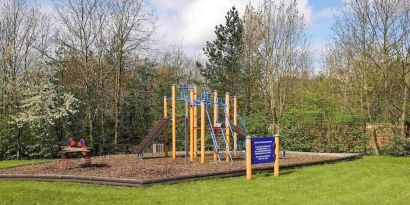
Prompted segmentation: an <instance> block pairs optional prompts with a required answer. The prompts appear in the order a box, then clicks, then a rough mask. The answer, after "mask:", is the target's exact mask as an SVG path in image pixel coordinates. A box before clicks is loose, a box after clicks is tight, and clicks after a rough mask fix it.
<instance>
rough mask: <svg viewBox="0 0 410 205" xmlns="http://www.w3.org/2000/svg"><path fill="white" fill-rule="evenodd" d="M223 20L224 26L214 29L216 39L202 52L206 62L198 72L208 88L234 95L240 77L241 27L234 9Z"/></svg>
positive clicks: (239, 19)
mask: <svg viewBox="0 0 410 205" xmlns="http://www.w3.org/2000/svg"><path fill="white" fill-rule="evenodd" d="M225 20H226V22H225V25H222V24H220V25H218V26H216V27H215V34H216V39H215V40H214V41H213V42H206V47H205V48H204V49H203V50H204V53H205V55H206V56H207V57H208V62H207V63H206V66H205V67H203V68H201V69H200V71H201V74H202V75H203V76H204V77H205V81H206V84H207V85H208V86H209V87H210V88H213V89H217V90H219V91H222V92H224V91H225V92H230V93H236V92H235V91H236V90H238V89H239V88H238V86H237V84H238V83H239V81H240V76H241V75H240V72H241V63H240V56H241V53H242V33H243V25H242V20H241V18H240V17H239V14H238V10H236V8H235V7H232V9H231V10H229V11H228V12H227V15H226V16H225Z"/></svg>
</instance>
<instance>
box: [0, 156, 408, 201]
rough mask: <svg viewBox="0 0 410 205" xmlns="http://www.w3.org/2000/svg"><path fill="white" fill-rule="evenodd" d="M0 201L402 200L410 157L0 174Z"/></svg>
mask: <svg viewBox="0 0 410 205" xmlns="http://www.w3.org/2000/svg"><path fill="white" fill-rule="evenodd" d="M0 193H1V194H0V204H1V203H3V204H87V205H89V204H235V205H237V204H275V203H278V204H279V203H280V204H406V203H409V202H408V200H409V199H410V158H393V157H364V158H363V159H360V160H355V161H347V162H340V163H335V164H329V165H319V166H312V167H305V168H300V169H296V170H289V171H284V172H282V174H281V176H280V177H277V178H274V177H272V176H271V174H264V173H262V174H256V175H254V180H253V181H250V182H248V181H246V179H245V177H234V178H226V179H215V180H203V181H196V182H187V183H179V184H174V185H156V186H153V187H149V188H124V187H110V186H99V185H87V184H76V183H57V182H30V181H11V180H0Z"/></svg>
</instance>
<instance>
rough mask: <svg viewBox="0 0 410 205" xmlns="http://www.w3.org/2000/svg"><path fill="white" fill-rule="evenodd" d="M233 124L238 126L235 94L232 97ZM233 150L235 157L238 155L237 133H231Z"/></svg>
mask: <svg viewBox="0 0 410 205" xmlns="http://www.w3.org/2000/svg"><path fill="white" fill-rule="evenodd" d="M233 124H234V125H235V126H238V104H237V99H236V96H235V97H233ZM233 150H234V155H235V157H238V134H237V133H236V132H234V133H233Z"/></svg>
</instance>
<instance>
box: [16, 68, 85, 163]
mask: <svg viewBox="0 0 410 205" xmlns="http://www.w3.org/2000/svg"><path fill="white" fill-rule="evenodd" d="M52 76H53V75H51V74H49V73H48V72H47V71H45V70H42V69H32V70H29V71H27V72H26V73H25V74H23V75H21V76H20V77H19V78H20V79H19V82H20V83H21V84H20V90H19V94H20V96H21V104H20V105H19V106H18V112H17V113H16V114H15V115H12V116H11V119H12V121H11V122H10V123H11V124H15V125H17V127H18V128H20V129H22V130H29V131H30V132H31V133H30V135H29V136H31V140H28V141H27V142H26V146H25V147H26V148H27V150H26V151H27V153H26V154H28V155H29V156H35V155H39V156H42V157H47V156H48V155H51V154H52V153H53V152H50V151H51V150H50V149H58V142H57V141H58V140H56V136H52V134H50V133H51V132H50V129H51V128H52V126H53V125H54V124H55V122H56V121H57V120H61V119H64V118H66V117H67V116H68V115H70V114H74V113H76V112H77V109H76V108H77V102H78V100H77V99H76V98H75V97H74V96H73V95H72V94H70V93H67V92H62V91H59V90H58V87H57V86H56V85H55V84H54V83H53V82H52V81H53V77H52ZM67 123H69V121H67ZM24 128H27V129H24Z"/></svg>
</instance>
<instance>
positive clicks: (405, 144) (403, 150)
mask: <svg viewBox="0 0 410 205" xmlns="http://www.w3.org/2000/svg"><path fill="white" fill-rule="evenodd" d="M380 153H381V154H382V155H390V156H395V157H405V156H410V139H406V138H402V137H397V138H396V139H395V140H394V141H393V142H392V143H390V144H387V145H385V146H383V147H381V148H380Z"/></svg>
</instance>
